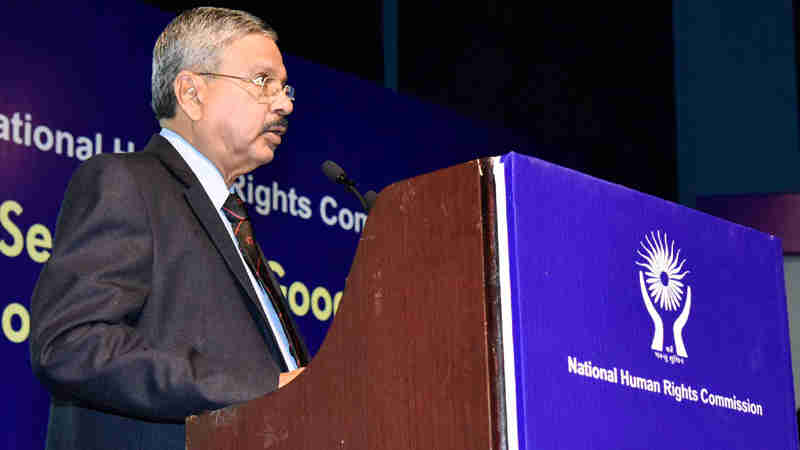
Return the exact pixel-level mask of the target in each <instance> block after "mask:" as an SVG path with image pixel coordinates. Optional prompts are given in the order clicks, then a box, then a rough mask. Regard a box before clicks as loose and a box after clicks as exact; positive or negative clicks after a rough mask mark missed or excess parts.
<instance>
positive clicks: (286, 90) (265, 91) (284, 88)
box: [197, 72, 294, 103]
mask: <svg viewBox="0 0 800 450" xmlns="http://www.w3.org/2000/svg"><path fill="white" fill-rule="evenodd" d="M197 74H198V75H205V76H209V77H223V78H233V79H234V80H241V81H246V82H248V83H253V84H255V85H256V86H257V87H258V88H259V89H260V95H259V96H258V97H256V101H257V102H258V103H269V102H270V101H272V100H273V99H274V98H275V97H277V96H278V95H280V94H283V95H285V96H286V98H288V99H289V100H291V101H292V102H294V88H293V87H292V86H289V85H288V84H283V83H281V81H280V80H279V79H277V78H272V77H270V76H267V75H258V76H256V77H255V78H246V77H237V76H236V75H225V74H223V73H211V72H198V73H197Z"/></svg>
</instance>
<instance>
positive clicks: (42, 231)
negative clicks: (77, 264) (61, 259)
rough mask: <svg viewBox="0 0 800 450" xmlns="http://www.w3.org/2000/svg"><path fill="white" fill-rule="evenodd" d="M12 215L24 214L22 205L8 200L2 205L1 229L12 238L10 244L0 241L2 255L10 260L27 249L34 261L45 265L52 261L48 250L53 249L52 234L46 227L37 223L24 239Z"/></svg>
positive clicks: (0, 212) (0, 208)
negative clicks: (49, 260)
mask: <svg viewBox="0 0 800 450" xmlns="http://www.w3.org/2000/svg"><path fill="white" fill-rule="evenodd" d="M12 213H13V214H14V215H15V216H19V215H20V214H22V205H20V204H19V203H17V202H15V201H14V200H6V201H4V202H3V203H1V204H0V227H2V228H3V231H4V232H5V233H8V234H9V235H10V236H11V242H10V243H9V242H6V240H5V239H0V253H2V254H4V255H5V256H8V257H9V258H16V257H17V256H19V255H20V254H21V253H22V249H23V248H25V249H26V250H27V251H28V256H29V257H30V258H31V260H32V261H34V262H37V263H40V264H43V263H45V262H46V261H47V260H48V259H50V252H49V251H47V250H48V249H51V248H53V235H52V233H50V230H49V229H48V228H47V227H46V226H44V225H42V224H40V223H35V224H33V225H31V226H30V228H28V230H27V232H26V233H25V236H24V237H23V235H22V230H20V229H19V227H18V226H17V224H15V223H14V221H13V220H11V214H12ZM0 236H2V235H0Z"/></svg>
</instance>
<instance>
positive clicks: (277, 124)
mask: <svg viewBox="0 0 800 450" xmlns="http://www.w3.org/2000/svg"><path fill="white" fill-rule="evenodd" d="M274 128H283V129H285V130H288V129H289V120H288V119H287V118H285V117H281V118H280V119H277V120H273V121H272V122H269V123H267V124H265V125H264V128H263V129H262V130H261V133H266V132H268V131H269V130H272V129H274Z"/></svg>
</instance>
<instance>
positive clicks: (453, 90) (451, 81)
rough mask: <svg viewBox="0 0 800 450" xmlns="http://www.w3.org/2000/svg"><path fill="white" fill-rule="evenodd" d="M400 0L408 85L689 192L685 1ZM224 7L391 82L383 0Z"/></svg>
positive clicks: (535, 150) (338, 63)
mask: <svg viewBox="0 0 800 450" xmlns="http://www.w3.org/2000/svg"><path fill="white" fill-rule="evenodd" d="M149 3H151V4H154V5H156V6H158V7H159V8H161V9H163V10H166V11H172V12H179V11H181V10H183V9H187V8H191V7H194V6H199V5H201V4H206V3H207V2H203V3H201V2H197V1H188V0H184V1H178V0H150V1H149ZM398 3H399V6H398V14H397V24H398V25H397V28H398V49H399V50H398V71H397V75H398V91H399V92H400V93H401V94H404V95H410V96H414V97H417V98H419V99H421V100H423V101H426V102H431V103H436V104H439V105H444V106H446V107H448V108H450V109H452V110H454V111H456V112H457V113H459V114H461V115H464V116H467V117H470V118H472V119H474V120H476V126H483V125H485V126H487V127H506V128H509V129H511V130H512V131H513V132H514V133H515V134H517V135H519V136H524V137H525V138H526V139H520V142H521V145H523V146H524V147H520V148H516V149H514V150H516V151H519V152H521V153H526V154H530V155H534V156H538V157H541V158H544V159H547V160H549V161H552V162H555V163H558V164H561V165H564V166H567V167H570V168H574V169H577V170H580V171H582V172H585V173H588V174H590V175H593V176H597V177H600V178H603V179H606V180H610V181H613V182H615V183H619V184H622V185H625V186H628V187H631V188H634V189H637V190H640V191H643V192H646V193H649V194H653V195H656V196H659V197H661V198H664V199H668V200H673V201H675V200H676V197H677V164H676V156H675V155H676V142H675V141H676V138H675V136H676V131H675V101H674V70H673V57H674V54H673V34H672V4H671V2H650V3H647V4H639V5H635V6H631V5H630V4H627V2H622V4H615V3H614V2H530V3H528V2H525V4H524V5H523V4H510V5H503V6H500V5H497V4H495V3H496V2H494V1H490V0H468V1H458V2H457V1H450V0H445V1H438V2H430V3H429V2H417V1H399V0H398ZM211 4H212V5H217V6H225V7H230V8H238V9H244V10H247V11H249V12H251V13H254V14H256V15H258V16H260V17H262V18H264V19H266V20H267V21H268V22H269V23H271V24H272V25H273V26H274V27H275V28H276V29H277V31H278V33H279V35H280V45H281V49H282V50H283V51H285V52H288V53H291V54H293V55H295V56H300V57H303V58H306V59H308V60H311V61H313V62H316V63H319V64H323V65H326V66H329V67H332V68H334V69H337V70H340V71H343V72H348V73H352V74H355V75H356V76H358V77H360V78H362V79H365V80H370V81H374V82H376V83H378V84H382V83H383V80H384V60H383V41H382V39H383V34H382V33H383V31H382V30H383V18H382V17H383V16H382V7H383V2H382V1H372V2H331V3H322V2H319V3H313V4H309V3H306V2H270V3H269V4H268V5H267V4H266V3H258V4H256V3H251V2H241V1H227V2H216V3H215V2H212V3H211ZM795 10H796V7H795ZM298 91H299V90H298ZM413 124H414V118H413V117H409V118H407V123H404V124H398V126H406V127H407V126H413ZM531 142H532V143H533V144H531ZM507 150H509V149H487V151H486V155H491V154H499V153H503V152H505V151H507Z"/></svg>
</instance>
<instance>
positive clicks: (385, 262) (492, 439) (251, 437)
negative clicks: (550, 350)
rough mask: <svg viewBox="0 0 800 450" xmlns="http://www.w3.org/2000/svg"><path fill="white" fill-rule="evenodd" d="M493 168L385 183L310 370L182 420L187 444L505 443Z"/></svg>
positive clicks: (440, 446)
mask: <svg viewBox="0 0 800 450" xmlns="http://www.w3.org/2000/svg"><path fill="white" fill-rule="evenodd" d="M490 164H491V163H490V161H489V160H488V159H486V160H480V161H478V160H476V161H472V162H468V163H464V164H461V165H459V166H455V167H452V168H448V169H444V170H440V171H437V172H433V173H430V174H427V175H423V176H420V177H417V178H413V179H410V180H406V181H402V182H400V183H397V184H394V185H392V186H389V187H388V188H386V189H385V190H384V191H383V192H382V193H381V195H380V197H379V199H378V201H377V203H376V204H375V207H374V209H373V210H372V212H371V214H370V216H369V220H368V221H367V224H366V228H365V229H364V231H363V233H362V236H361V240H360V243H359V246H358V251H357V253H356V257H355V260H354V262H353V265H352V268H351V271H350V275H349V277H348V279H347V283H346V288H345V291H344V298H343V300H342V302H341V306H340V308H339V310H338V312H337V315H336V318H335V320H334V321H333V324H332V326H331V328H330V330H329V332H328V335H327V337H326V338H325V341H324V343H323V345H322V347H321V348H320V350H319V352H318V353H317V355H316V356H315V357H314V359H313V360H312V362H311V363H310V364H309V366H308V368H307V370H306V371H305V372H304V373H303V374H302V375H301V376H299V377H298V378H296V379H295V380H294V381H293V382H292V383H290V384H289V385H287V386H285V387H284V388H282V389H280V390H278V391H276V392H273V393H271V394H268V395H265V396H264V397H261V398H258V399H256V400H253V401H251V402H248V403H246V404H241V405H236V406H231V407H228V408H225V409H223V410H219V411H214V412H211V413H208V414H204V415H201V416H193V417H191V418H189V419H188V420H187V448H188V449H189V450H212V449H213V450H220V449H227V450H240V449H267V448H268V449H276V450H277V449H292V450H301V449H307V450H321V449H363V450H368V449H369V450H378V449H391V450H398V449H436V450H448V449H453V450H464V449H502V448H506V437H505V431H504V430H505V405H504V400H503V399H504V393H503V392H502V391H503V385H504V384H503V366H502V363H501V362H500V361H501V355H502V348H501V336H500V333H501V331H500V327H499V304H498V294H497V257H496V242H497V241H496V225H495V218H496V214H495V204H494V182H493V179H492V177H491V167H490Z"/></svg>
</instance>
